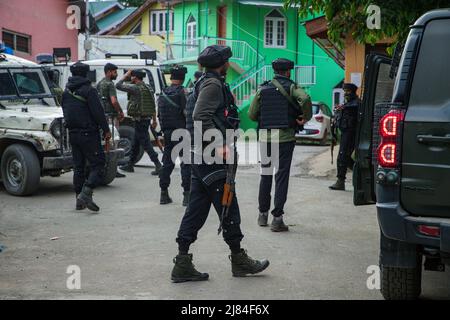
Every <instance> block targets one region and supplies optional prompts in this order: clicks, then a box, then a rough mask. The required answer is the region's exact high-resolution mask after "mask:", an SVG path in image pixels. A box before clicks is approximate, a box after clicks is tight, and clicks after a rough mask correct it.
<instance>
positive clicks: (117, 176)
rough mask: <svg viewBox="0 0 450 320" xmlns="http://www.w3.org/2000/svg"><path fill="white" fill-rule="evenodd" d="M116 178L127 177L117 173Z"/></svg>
mask: <svg viewBox="0 0 450 320" xmlns="http://www.w3.org/2000/svg"><path fill="white" fill-rule="evenodd" d="M116 178H126V175H124V174H123V173H120V172H119V171H117V172H116Z"/></svg>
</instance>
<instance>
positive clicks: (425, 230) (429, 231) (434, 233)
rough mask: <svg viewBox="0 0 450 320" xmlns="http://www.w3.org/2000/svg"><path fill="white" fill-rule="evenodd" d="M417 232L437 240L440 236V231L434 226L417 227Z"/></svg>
mask: <svg viewBox="0 0 450 320" xmlns="http://www.w3.org/2000/svg"><path fill="white" fill-rule="evenodd" d="M419 232H420V233H421V234H424V235H426V236H431V237H436V238H438V237H439V236H440V235H441V229H440V228H439V227H435V226H426V225H419Z"/></svg>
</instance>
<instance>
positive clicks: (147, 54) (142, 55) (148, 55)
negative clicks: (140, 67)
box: [139, 50, 156, 66]
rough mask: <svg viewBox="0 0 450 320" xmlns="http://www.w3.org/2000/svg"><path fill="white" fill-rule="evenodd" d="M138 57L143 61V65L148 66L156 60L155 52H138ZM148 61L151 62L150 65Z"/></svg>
mask: <svg viewBox="0 0 450 320" xmlns="http://www.w3.org/2000/svg"><path fill="white" fill-rule="evenodd" d="M139 57H140V58H141V59H143V60H145V65H147V66H150V65H153V64H154V63H155V60H156V50H154V51H140V52H139ZM148 60H152V63H151V64H150V63H148Z"/></svg>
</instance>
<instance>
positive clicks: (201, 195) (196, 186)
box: [172, 45, 269, 282]
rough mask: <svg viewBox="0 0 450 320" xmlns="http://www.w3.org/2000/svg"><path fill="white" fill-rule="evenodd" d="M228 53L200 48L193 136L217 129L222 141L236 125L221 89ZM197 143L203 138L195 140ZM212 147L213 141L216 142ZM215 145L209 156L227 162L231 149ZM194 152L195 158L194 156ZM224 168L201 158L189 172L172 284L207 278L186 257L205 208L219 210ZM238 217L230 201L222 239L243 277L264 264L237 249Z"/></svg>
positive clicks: (198, 150) (224, 87)
mask: <svg viewBox="0 0 450 320" xmlns="http://www.w3.org/2000/svg"><path fill="white" fill-rule="evenodd" d="M230 57H231V49H230V48H229V47H225V46H219V45H213V46H209V47H207V48H205V49H204V50H203V51H202V53H201V54H200V56H199V57H198V59H197V61H198V63H199V64H201V65H202V66H203V67H205V68H206V73H205V74H204V75H203V77H202V78H201V79H200V81H199V82H198V83H197V84H196V86H195V91H196V92H194V94H195V96H196V97H197V99H196V103H195V109H194V112H193V119H194V120H195V121H198V122H201V124H202V132H198V131H200V130H198V127H196V129H195V134H196V135H197V134H198V133H200V135H202V133H204V132H205V130H209V129H214V130H219V132H221V134H222V135H223V136H224V139H223V141H226V139H225V134H226V133H225V130H226V129H227V128H228V129H236V123H234V122H231V121H230V120H231V116H230V115H234V116H236V109H234V108H233V106H234V101H233V96H232V95H231V92H230V91H229V87H228V86H227V85H226V84H225V75H226V71H227V69H228V67H229V63H228V59H229V58H230ZM200 140H203V139H200ZM217 143H218V142H217ZM217 143H216V146H215V149H214V150H215V154H216V156H218V157H223V158H224V159H227V158H228V156H229V154H230V148H231V146H228V145H226V144H224V143H218V144H217ZM206 145H208V143H206V142H203V143H201V145H196V146H195V148H194V154H193V158H197V157H198V156H199V157H200V158H202V159H203V157H202V152H203V151H204V148H205V147H206ZM199 153H200V154H199ZM226 166H227V165H226V164H219V163H207V162H206V161H204V159H203V160H202V161H201V163H200V164H198V162H197V161H195V162H194V163H193V164H192V165H191V167H192V180H191V196H190V200H189V205H188V207H187V209H186V212H185V214H184V217H183V220H182V221H181V225H180V229H179V231H178V237H177V243H178V250H179V253H178V255H177V256H176V257H175V259H174V263H175V266H174V268H173V270H172V281H174V282H183V281H200V280H207V279H208V278H209V275H208V274H207V273H200V272H198V271H197V270H196V269H195V268H194V265H193V264H192V254H189V253H188V252H189V247H190V245H191V244H192V243H193V242H194V241H195V240H196V239H197V233H198V231H199V230H200V229H201V228H202V226H203V225H204V223H205V221H206V218H207V217H208V214H209V210H210V208H211V205H213V206H214V208H215V209H216V211H217V213H218V214H219V215H220V214H221V211H222V204H221V199H222V196H223V192H224V184H225V178H226V172H227V170H226V168H227V167H226ZM240 222H241V218H240V212H239V206H238V202H237V199H236V197H233V199H232V203H231V207H230V210H229V213H228V216H227V217H225V218H224V221H223V237H224V240H225V242H226V243H227V244H228V246H229V248H230V250H231V255H230V260H231V264H232V274H233V276H236V277H239V276H245V275H247V274H255V273H258V272H261V271H263V270H264V269H266V268H267V267H268V265H269V261H267V260H262V261H258V260H254V259H252V258H250V257H249V256H248V255H247V253H246V251H245V250H244V249H241V244H240V243H241V240H242V238H243V237H244V236H243V235H242V232H241V228H240Z"/></svg>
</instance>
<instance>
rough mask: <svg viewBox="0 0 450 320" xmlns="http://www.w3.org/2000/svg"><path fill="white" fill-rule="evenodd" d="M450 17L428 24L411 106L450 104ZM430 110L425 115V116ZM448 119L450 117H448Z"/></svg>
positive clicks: (425, 106) (416, 71) (413, 84)
mask: <svg viewBox="0 0 450 320" xmlns="http://www.w3.org/2000/svg"><path fill="white" fill-rule="evenodd" d="M449 57H450V19H445V20H434V21H431V22H429V23H428V24H427V26H426V28H425V32H424V35H423V40H422V44H421V46H420V50H419V55H418V58H417V64H416V70H415V73H414V80H413V83H412V87H411V96H410V101H409V107H410V108H411V107H413V108H414V107H416V108H424V109H427V110H430V108H431V109H433V110H435V111H438V109H440V108H442V107H443V106H445V105H447V106H450V63H449ZM427 114H429V113H427V112H425V110H424V113H423V115H424V116H425V117H426V116H427ZM445 121H448V119H445Z"/></svg>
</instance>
